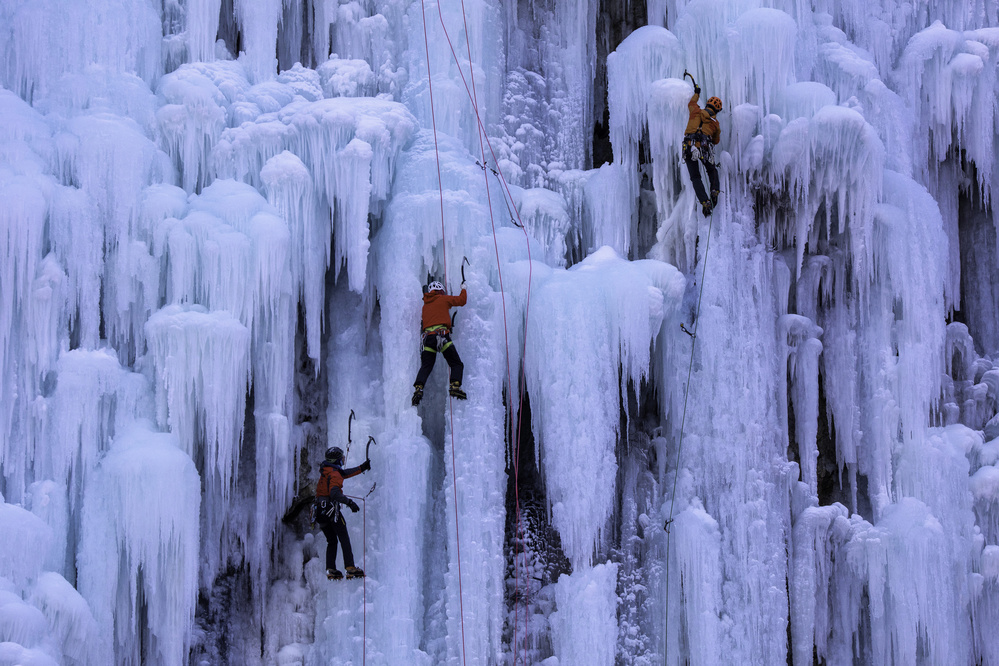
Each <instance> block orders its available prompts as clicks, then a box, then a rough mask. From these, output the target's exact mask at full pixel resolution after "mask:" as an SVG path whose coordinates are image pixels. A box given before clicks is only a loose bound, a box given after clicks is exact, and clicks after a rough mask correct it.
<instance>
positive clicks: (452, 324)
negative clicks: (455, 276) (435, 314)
mask: <svg viewBox="0 0 999 666" xmlns="http://www.w3.org/2000/svg"><path fill="white" fill-rule="evenodd" d="M465 264H468V265H469V266H471V265H472V264H471V263H470V262H469V261H468V257H462V258H461V283H462V284H465ZM457 317H458V313H457V312H455V313H454V314H453V315H451V328H452V329H453V328H454V320H455V319H456V318H457Z"/></svg>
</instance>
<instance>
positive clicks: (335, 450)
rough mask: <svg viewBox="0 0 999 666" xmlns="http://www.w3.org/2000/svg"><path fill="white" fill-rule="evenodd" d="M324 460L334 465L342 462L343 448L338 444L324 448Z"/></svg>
mask: <svg viewBox="0 0 999 666" xmlns="http://www.w3.org/2000/svg"><path fill="white" fill-rule="evenodd" d="M326 460H328V461H329V462H331V463H333V464H334V465H339V464H340V463H342V462H343V449H341V448H340V447H339V446H331V447H330V448H328V449H326Z"/></svg>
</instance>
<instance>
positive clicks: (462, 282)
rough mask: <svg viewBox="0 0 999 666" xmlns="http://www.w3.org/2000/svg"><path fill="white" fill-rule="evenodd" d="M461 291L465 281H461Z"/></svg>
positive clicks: (463, 288)
mask: <svg viewBox="0 0 999 666" xmlns="http://www.w3.org/2000/svg"><path fill="white" fill-rule="evenodd" d="M461 290H462V291H464V290H465V281H464V280H462V281H461Z"/></svg>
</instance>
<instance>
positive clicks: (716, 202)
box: [711, 190, 718, 208]
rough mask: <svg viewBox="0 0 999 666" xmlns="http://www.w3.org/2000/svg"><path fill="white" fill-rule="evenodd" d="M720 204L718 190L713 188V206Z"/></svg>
mask: <svg viewBox="0 0 999 666" xmlns="http://www.w3.org/2000/svg"><path fill="white" fill-rule="evenodd" d="M717 205H718V190H711V207H712V208H714V207H715V206H717Z"/></svg>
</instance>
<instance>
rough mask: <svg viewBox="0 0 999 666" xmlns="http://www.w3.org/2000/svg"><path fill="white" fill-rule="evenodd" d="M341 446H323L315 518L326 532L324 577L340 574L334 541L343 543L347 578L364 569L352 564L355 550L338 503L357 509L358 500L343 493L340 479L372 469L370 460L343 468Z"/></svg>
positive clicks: (333, 576)
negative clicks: (324, 447)
mask: <svg viewBox="0 0 999 666" xmlns="http://www.w3.org/2000/svg"><path fill="white" fill-rule="evenodd" d="M343 462H344V459H343V449H341V448H340V447H339V446H334V447H332V448H329V449H326V459H325V460H323V462H322V464H321V465H320V466H319V483H318V484H316V500H315V501H316V505H315V506H316V522H318V523H319V527H320V529H322V531H323V534H325V535H326V577H327V578H329V579H330V580H340V579H341V578H343V574H342V573H340V571H338V570H337V568H336V544H337V541H338V540H339V542H340V546H341V547H343V565H344V570H346V572H347V578H361V577H363V576H364V571H362V570H361V569H358V568H357V567H355V566H354V551H353V550H351V548H350V534H348V533H347V521H345V520H344V519H343V514H342V513H341V512H340V505H341V504H346V505H347V507H348V508H349V509H350V510H351V511H353V512H354V513H357V511H358V506H357V502H355V501H354V500H352V499H350V498H349V497H347V496H346V495H344V494H343V480H344V479H349V478H350V477H352V476H357V475H358V474H361V473H362V472H367V471H368V470H369V469H371V460H370V459H369V460H365V461H364V462H363V463H361V464H360V465H358V466H357V467H349V468H347V469H344V468H343Z"/></svg>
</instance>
